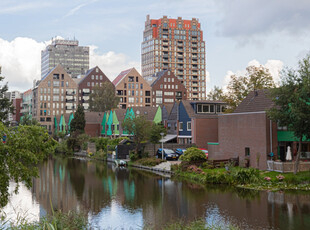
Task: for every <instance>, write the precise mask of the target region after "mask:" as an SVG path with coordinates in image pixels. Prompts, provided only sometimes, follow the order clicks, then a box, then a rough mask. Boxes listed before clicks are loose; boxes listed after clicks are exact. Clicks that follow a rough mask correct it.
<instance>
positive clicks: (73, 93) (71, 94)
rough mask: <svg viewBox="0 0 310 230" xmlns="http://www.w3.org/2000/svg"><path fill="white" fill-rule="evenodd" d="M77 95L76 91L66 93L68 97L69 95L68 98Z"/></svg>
mask: <svg viewBox="0 0 310 230" xmlns="http://www.w3.org/2000/svg"><path fill="white" fill-rule="evenodd" d="M75 94H76V92H75V91H66V95H67V96H73V95H75Z"/></svg>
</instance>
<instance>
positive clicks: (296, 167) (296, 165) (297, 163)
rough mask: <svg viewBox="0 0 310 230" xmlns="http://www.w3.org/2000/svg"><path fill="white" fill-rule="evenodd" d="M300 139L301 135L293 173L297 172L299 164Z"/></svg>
mask: <svg viewBox="0 0 310 230" xmlns="http://www.w3.org/2000/svg"><path fill="white" fill-rule="evenodd" d="M301 141H302V137H301V138H299V146H298V152H297V156H296V160H295V167H294V174H295V175H296V173H297V172H298V166H299V160H300V152H301Z"/></svg>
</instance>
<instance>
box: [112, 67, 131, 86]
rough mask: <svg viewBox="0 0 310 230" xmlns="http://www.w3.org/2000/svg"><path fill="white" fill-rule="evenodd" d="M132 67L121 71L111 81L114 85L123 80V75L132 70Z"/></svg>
mask: <svg viewBox="0 0 310 230" xmlns="http://www.w3.org/2000/svg"><path fill="white" fill-rule="evenodd" d="M133 69H134V68H130V69H126V70H124V71H122V72H121V73H120V74H119V75H118V76H117V77H116V78H115V79H114V80H113V81H112V83H113V84H114V85H115V86H116V85H118V83H119V82H120V81H121V80H123V78H124V77H126V75H127V74H128V73H129V72H130V71H131V70H133Z"/></svg>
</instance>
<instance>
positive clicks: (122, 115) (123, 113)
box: [114, 109, 126, 122]
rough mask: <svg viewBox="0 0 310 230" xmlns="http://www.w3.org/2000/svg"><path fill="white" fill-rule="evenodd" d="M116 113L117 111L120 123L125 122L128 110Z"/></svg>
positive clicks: (120, 110) (119, 110)
mask: <svg viewBox="0 0 310 230" xmlns="http://www.w3.org/2000/svg"><path fill="white" fill-rule="evenodd" d="M114 111H115V114H116V116H117V119H118V121H119V122H123V120H124V119H125V115H126V109H115V110H114Z"/></svg>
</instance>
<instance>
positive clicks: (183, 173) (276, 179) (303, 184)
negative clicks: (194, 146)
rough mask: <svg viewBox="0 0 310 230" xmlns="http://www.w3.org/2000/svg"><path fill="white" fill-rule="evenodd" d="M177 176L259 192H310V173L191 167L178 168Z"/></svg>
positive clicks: (176, 169)
mask: <svg viewBox="0 0 310 230" xmlns="http://www.w3.org/2000/svg"><path fill="white" fill-rule="evenodd" d="M174 171H175V175H176V176H177V177H181V178H184V179H188V180H192V181H195V182H198V183H201V184H205V185H206V184H225V185H231V186H236V187H242V188H248V189H257V190H272V191H277V190H296V189H297V190H305V191H310V172H299V173H297V174H296V175H294V174H293V173H285V174H282V173H278V172H267V171H259V170H257V169H253V168H240V167H230V168H229V170H226V169H225V168H216V169H208V168H204V167H197V166H195V165H190V166H188V167H182V165H181V166H177V167H175V168H174Z"/></svg>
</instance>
